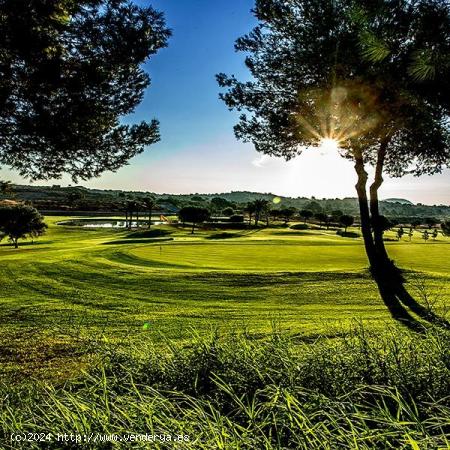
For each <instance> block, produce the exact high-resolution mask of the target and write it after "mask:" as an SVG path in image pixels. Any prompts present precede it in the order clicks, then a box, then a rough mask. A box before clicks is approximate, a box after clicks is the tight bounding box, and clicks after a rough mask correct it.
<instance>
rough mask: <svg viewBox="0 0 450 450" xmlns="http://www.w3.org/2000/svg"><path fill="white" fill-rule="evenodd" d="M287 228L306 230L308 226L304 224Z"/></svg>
mask: <svg viewBox="0 0 450 450" xmlns="http://www.w3.org/2000/svg"><path fill="white" fill-rule="evenodd" d="M289 228H291V229H292V230H307V229H308V228H309V226H308V225H307V224H306V223H296V224H294V225H291V226H290V227H289Z"/></svg>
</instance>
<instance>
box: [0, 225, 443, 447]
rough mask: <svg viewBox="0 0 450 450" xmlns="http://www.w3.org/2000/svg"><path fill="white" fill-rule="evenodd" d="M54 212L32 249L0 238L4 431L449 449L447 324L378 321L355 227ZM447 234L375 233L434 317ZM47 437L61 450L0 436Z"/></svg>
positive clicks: (381, 317) (439, 304)
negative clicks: (398, 237)
mask: <svg viewBox="0 0 450 450" xmlns="http://www.w3.org/2000/svg"><path fill="white" fill-rule="evenodd" d="M64 219H66V218H64ZM59 220H60V219H58V218H51V219H49V220H48V222H49V225H50V226H49V230H48V234H47V235H46V236H44V237H43V238H41V239H39V240H38V241H37V242H35V243H34V244H32V243H25V244H24V245H22V246H21V247H20V248H19V249H18V250H16V249H13V248H12V247H10V246H8V245H7V244H5V243H3V244H1V245H0V291H1V301H0V379H1V382H0V428H1V429H2V431H3V433H6V434H5V435H6V436H7V435H8V433H12V432H30V433H39V432H46V433H48V432H53V433H57V432H69V433H70V432H72V433H87V434H90V433H101V434H110V433H117V434H124V433H145V432H148V433H165V434H186V435H189V437H190V440H189V442H185V443H184V444H183V445H181V446H179V447H176V448H181V449H183V448H185V449H254V448H258V449H259V448H261V449H267V450H271V449H279V450H281V449H288V448H289V449H308V450H309V449H316V448H317V449H322V448H323V449H327V450H334V449H341V448H343V449H349V450H350V449H352V450H353V449H363V450H365V449H367V450H369V449H372V448H383V449H384V448H386V449H388V448H406V449H413V450H416V449H417V448H419V449H422V448H423V449H435V448H447V447H448V445H449V442H450V437H449V436H450V429H449V422H448V417H449V414H450V404H449V398H448V392H449V389H450V363H449V361H450V360H449V354H450V349H449V342H450V340H449V336H448V333H445V332H443V331H439V330H429V331H428V332H427V333H426V334H425V335H420V336H419V335H414V334H411V332H409V331H406V330H402V327H401V326H400V325H398V324H395V323H394V322H393V321H392V319H391V317H390V316H389V314H388V312H387V310H386V308H385V306H384V304H383V303H382V301H381V300H380V298H379V295H378V292H377V289H376V286H375V284H374V283H373V281H372V280H371V278H370V276H369V274H368V271H367V262H366V258H365V254H364V249H363V245H362V241H361V239H360V238H354V237H341V236H337V235H336V234H335V231H326V230H323V229H310V230H295V229H289V228H281V227H280V228H270V229H260V230H241V231H230V232H223V231H214V230H211V231H199V232H197V233H196V234H194V235H191V234H190V232H189V230H188V229H186V230H183V229H177V228H173V227H169V226H161V227H157V228H155V229H154V230H151V231H148V230H145V229H144V230H138V231H133V232H130V231H125V230H122V231H118V230H112V229H110V230H108V229H83V228H81V227H76V226H58V225H57V222H58V221H59ZM352 231H354V232H357V231H358V230H352ZM387 237H388V238H391V239H392V238H393V233H391V235H390V234H389V233H388V235H387ZM449 245H450V240H449V239H448V238H443V237H439V238H438V239H437V240H436V241H433V240H430V241H428V242H427V243H425V242H423V241H421V240H420V238H419V237H418V236H416V237H415V238H413V241H412V242H407V240H403V241H401V242H396V241H394V240H392V242H387V248H388V251H389V253H390V255H391V256H392V257H393V258H394V259H395V260H396V261H397V262H398V263H399V265H401V266H402V267H404V268H406V269H408V271H409V272H407V273H406V275H407V279H408V288H409V289H410V290H412V291H413V292H414V291H415V290H416V296H417V298H418V300H419V301H425V299H426V300H427V301H428V302H429V303H430V304H432V305H433V307H434V308H437V309H438V312H440V311H443V309H442V308H443V307H444V306H445V301H446V299H447V298H448V297H449V293H450V283H449V281H450V266H449V265H448V264H447V260H448V251H449V249H450V246H449ZM355 321H357V322H358V323H360V324H361V325H358V327H357V329H355ZM43 445H45V448H55V449H59V448H62V447H61V444H60V443H56V442H53V443H49V442H46V443H45V444H42V443H35V442H27V443H21V444H20V443H19V444H18V443H11V442H10V441H8V440H3V441H0V447H1V448H24V449H25V448H31V449H33V448H43ZM64 448H66V447H64ZM89 448H105V449H109V448H122V447H120V445H117V446H111V444H110V443H108V444H102V443H96V444H93V445H91V447H89ZM136 448H148V443H147V444H146V443H141V444H139V445H138V444H136ZM152 448H161V449H165V448H174V446H173V444H161V443H160V444H155V445H154V446H152Z"/></svg>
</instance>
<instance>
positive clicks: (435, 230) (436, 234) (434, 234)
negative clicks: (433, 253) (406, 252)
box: [431, 228, 438, 241]
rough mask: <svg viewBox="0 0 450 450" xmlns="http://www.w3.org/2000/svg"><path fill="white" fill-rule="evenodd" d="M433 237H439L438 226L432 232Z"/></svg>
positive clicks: (434, 238)
mask: <svg viewBox="0 0 450 450" xmlns="http://www.w3.org/2000/svg"><path fill="white" fill-rule="evenodd" d="M431 237H432V238H433V241H435V240H436V238H437V237H438V230H437V228H433V232H432V233H431Z"/></svg>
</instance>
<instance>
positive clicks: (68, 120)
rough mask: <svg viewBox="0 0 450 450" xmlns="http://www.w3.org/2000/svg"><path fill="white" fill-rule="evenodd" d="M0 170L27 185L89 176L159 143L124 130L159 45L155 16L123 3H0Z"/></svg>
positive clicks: (142, 130) (144, 128)
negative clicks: (145, 67) (16, 175)
mask: <svg viewBox="0 0 450 450" xmlns="http://www.w3.org/2000/svg"><path fill="white" fill-rule="evenodd" d="M0 35H1V36H2V40H1V43H0V164H4V165H7V166H10V167H12V168H13V169H16V170H18V171H19V173H20V174H21V175H22V176H25V177H28V178H31V179H36V180H38V179H49V178H59V177H60V176H61V175H62V174H63V173H68V174H70V175H71V176H72V178H73V179H74V180H76V179H77V178H81V179H89V178H91V177H95V176H98V175H100V174H101V173H102V172H104V171H106V170H112V171H114V170H117V169H118V168H120V167H121V166H123V165H124V164H126V163H127V161H128V160H129V159H130V158H131V157H133V156H135V155H136V154H138V153H140V152H142V151H143V149H144V146H146V145H150V144H153V143H154V142H157V141H158V140H159V132H158V128H159V127H158V122H157V121H156V120H151V121H149V122H141V123H139V124H133V125H129V124H125V123H123V122H122V121H121V120H120V118H121V117H122V116H125V115H127V114H130V113H132V112H133V111H134V109H135V107H136V106H137V105H138V104H139V103H140V102H141V100H142V98H143V94H144V91H145V89H146V87H147V86H148V85H149V83H150V79H149V76H148V75H147V74H146V73H145V72H144V71H143V69H142V67H141V65H142V63H144V62H145V61H146V60H147V58H148V57H149V56H151V55H154V54H155V53H156V52H157V51H158V50H159V49H160V48H162V47H165V46H166V44H167V39H168V37H169V35H170V31H169V30H168V29H167V28H166V26H165V22H164V18H163V15H162V14H161V13H159V12H157V11H155V10H154V9H152V8H151V7H138V6H136V5H134V4H133V3H132V2H130V1H128V0H78V1H73V0H52V1H49V0H0Z"/></svg>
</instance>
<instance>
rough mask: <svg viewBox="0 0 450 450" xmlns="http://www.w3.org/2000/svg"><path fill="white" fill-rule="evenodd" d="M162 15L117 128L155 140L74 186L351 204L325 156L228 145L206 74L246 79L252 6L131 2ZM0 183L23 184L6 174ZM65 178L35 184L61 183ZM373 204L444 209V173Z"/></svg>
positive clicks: (224, 115) (211, 1)
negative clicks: (155, 134) (153, 130)
mask: <svg viewBox="0 0 450 450" xmlns="http://www.w3.org/2000/svg"><path fill="white" fill-rule="evenodd" d="M136 3H139V4H142V5H146V4H151V5H152V6H153V7H154V8H156V9H158V10H161V11H164V13H165V15H166V20H167V24H168V26H169V27H170V28H171V29H172V31H173V36H172V38H171V39H170V41H169V46H168V47H167V48H166V49H163V50H161V51H160V52H159V53H158V54H157V55H156V56H154V57H152V59H151V60H150V61H149V62H148V63H147V64H146V65H145V69H146V70H147V71H148V72H149V74H150V76H151V78H152V84H151V86H150V88H149V89H148V90H147V92H146V95H145V97H144V100H143V102H142V103H141V104H140V105H139V106H138V107H137V108H136V111H135V113H134V114H133V116H131V117H127V118H126V121H127V122H128V121H141V120H150V119H152V118H157V119H158V120H159V121H160V123H161V128H160V131H161V141H160V142H159V143H157V144H155V145H152V146H150V147H149V148H147V149H146V151H145V152H144V153H143V154H141V155H139V156H137V157H135V158H133V159H132V160H131V161H130V162H129V165H128V166H125V167H123V168H122V169H120V170H119V171H117V172H116V173H111V172H109V173H105V174H104V175H103V176H101V177H99V178H97V179H93V180H90V181H86V182H83V183H82V185H83V186H86V187H89V188H100V189H123V190H142V191H150V192H157V193H173V194H177V193H220V192H230V191H239V190H249V191H253V192H263V193H266V192H271V193H273V194H277V195H284V196H291V197H311V196H315V197H316V198H325V197H326V198H343V197H354V196H355V189H354V185H355V181H356V180H355V172H354V169H353V167H352V164H351V163H350V162H349V161H345V160H343V159H342V158H341V157H340V156H339V155H338V154H337V153H336V152H335V151H324V150H320V149H306V150H305V151H304V152H303V153H302V155H301V156H299V157H297V158H295V159H294V160H291V161H289V162H286V161H284V160H283V159H279V158H269V157H266V156H264V155H261V154H258V153H257V152H256V151H255V150H254V148H253V146H252V145H251V144H243V143H242V142H239V141H237V140H236V138H235V137H234V134H233V125H234V124H235V123H236V121H237V114H236V113H233V112H230V111H228V109H227V107H226V106H225V104H224V103H223V102H222V101H220V100H219V98H218V94H219V91H220V89H219V87H218V85H217V82H216V80H215V74H217V73H220V72H225V73H227V74H235V75H236V76H237V77H238V78H239V79H248V77H249V74H248V71H247V69H246V68H245V66H244V64H243V59H244V57H243V55H242V54H239V53H235V52H234V41H235V40H236V38H237V37H239V36H241V35H243V34H246V33H247V32H248V31H250V30H251V29H252V28H253V26H254V25H255V19H254V17H253V16H252V14H251V8H252V7H253V0H150V1H147V0H136ZM0 178H4V179H10V180H12V181H13V182H15V183H20V184H29V181H28V180H25V179H22V178H21V177H20V176H18V175H17V174H16V173H15V172H12V171H9V170H6V169H3V170H0ZM71 183H72V182H71V180H70V179H69V178H66V177H64V178H63V179H61V180H49V181H48V183H42V182H39V184H61V185H67V184H71ZM380 197H381V198H392V197H395V198H407V199H409V200H411V201H413V202H415V203H419V202H420V203H424V204H450V171H446V172H445V173H442V174H440V175H435V176H432V177H430V176H424V177H421V178H414V177H403V178H401V179H389V178H387V179H386V181H385V183H384V184H383V186H382V188H381V189H380Z"/></svg>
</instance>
